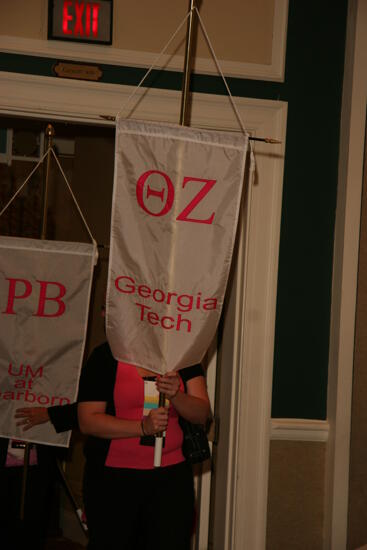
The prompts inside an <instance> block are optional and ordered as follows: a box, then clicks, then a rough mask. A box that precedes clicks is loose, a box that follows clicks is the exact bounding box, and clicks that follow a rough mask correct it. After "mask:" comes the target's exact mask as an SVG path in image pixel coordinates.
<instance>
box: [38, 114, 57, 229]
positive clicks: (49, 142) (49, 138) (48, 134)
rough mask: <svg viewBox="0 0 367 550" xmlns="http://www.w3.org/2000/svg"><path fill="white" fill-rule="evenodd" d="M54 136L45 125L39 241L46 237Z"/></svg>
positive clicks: (48, 126)
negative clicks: (44, 161)
mask: <svg viewBox="0 0 367 550" xmlns="http://www.w3.org/2000/svg"><path fill="white" fill-rule="evenodd" d="M54 135H55V130H54V128H53V126H52V125H51V124H48V125H47V128H46V137H47V164H46V178H45V184H44V188H43V214H42V233H41V239H46V235H47V211H48V187H49V185H48V182H49V178H50V162H51V149H52V140H53V137H54Z"/></svg>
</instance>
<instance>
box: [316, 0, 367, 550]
mask: <svg viewBox="0 0 367 550" xmlns="http://www.w3.org/2000/svg"><path fill="white" fill-rule="evenodd" d="M366 103H367V3H366V2H365V0H351V2H349V14H348V29H347V49H346V58H345V74H344V87H343V106H342V117H341V138H340V159H339V182H338V198H337V212H336V226H335V244H334V266H333V288H332V308H331V331H330V353H329V384H328V419H329V422H330V426H331V431H330V445H329V452H328V461H327V484H326V507H325V513H326V537H325V538H326V544H325V550H330V549H332V550H345V548H346V545H347V529H348V492H349V446H350V431H351V425H350V423H351V407H352V383H353V358H354V335H355V311H356V297H357V273H358V248H359V233H360V212H361V196H362V180H363V164H364V141H365V128H366V118H365V116H366Z"/></svg>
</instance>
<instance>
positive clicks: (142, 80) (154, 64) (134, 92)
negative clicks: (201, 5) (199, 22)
mask: <svg viewBox="0 0 367 550" xmlns="http://www.w3.org/2000/svg"><path fill="white" fill-rule="evenodd" d="M190 11H191V10H190ZM190 11H189V12H188V13H187V14H186V15H185V17H184V18H183V20H182V21H181V23H180V24H179V26H178V27H177V29H176V30H175V32H174V33H173V35H172V36H171V38H170V39H169V40H168V42H167V44H166V45H165V46H164V48H163V49H162V50H161V52H160V53H159V54H158V55H157V57H156V58H155V59H154V61H153V63H152V65H151V67H150V68H149V69H148V70H147V72H146V73H145V74H144V76H143V78H142V79H141V80H140V82H139V84H138V85H137V86H136V87H135V88H134V90H133V91H132V93H131V94H130V96H129V97H128V98H127V100H126V102H125V103H124V105H123V106H122V107H121V109H120V111H119V112H118V113H117V115H116V119H117V118H118V117H120V116H121V114H122V112H123V111H124V110H125V109H126V107H127V106H128V105H129V103H130V101H131V100H132V99H133V97H134V95H135V94H136V92H137V91H138V89H139V88H140V87H141V86H142V85H143V83H144V81H145V80H146V78H147V77H148V75H149V74H150V73H151V72H152V70H153V69H154V67H157V65H158V62H159V60H160V58H161V57H162V55H163V54H164V52H165V51H166V50H167V48H168V46H169V45H170V44H171V42H172V41H173V40H174V39H175V38H176V36H177V34H178V33H179V32H180V30H181V28H182V27H183V25H184V24H185V22H186V20H187V18H188V17H189V15H190Z"/></svg>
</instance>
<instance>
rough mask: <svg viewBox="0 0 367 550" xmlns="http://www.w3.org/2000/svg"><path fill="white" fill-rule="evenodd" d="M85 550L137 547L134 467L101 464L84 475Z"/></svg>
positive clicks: (130, 549)
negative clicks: (86, 529)
mask: <svg viewBox="0 0 367 550" xmlns="http://www.w3.org/2000/svg"><path fill="white" fill-rule="evenodd" d="M83 493H84V494H83V498H84V506H85V512H86V516H87V525H88V531H89V544H88V550H110V549H112V548H113V549H115V548H123V550H137V547H136V541H137V539H138V535H139V529H138V521H139V506H140V488H139V476H138V475H137V474H136V471H135V470H129V469H120V468H104V469H103V470H101V471H100V472H99V473H93V472H90V471H89V472H88V470H86V472H85V477H84V488H83Z"/></svg>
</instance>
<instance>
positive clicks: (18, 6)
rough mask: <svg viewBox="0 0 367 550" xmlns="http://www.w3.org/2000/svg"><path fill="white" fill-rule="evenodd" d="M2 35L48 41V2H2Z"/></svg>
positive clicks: (40, 0)
mask: <svg viewBox="0 0 367 550" xmlns="http://www.w3.org/2000/svg"><path fill="white" fill-rule="evenodd" d="M0 35H9V36H18V37H22V38H34V39H39V40H40V39H46V37H47V0H31V1H28V0H2V1H1V2H0Z"/></svg>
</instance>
